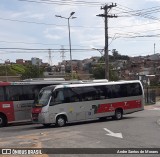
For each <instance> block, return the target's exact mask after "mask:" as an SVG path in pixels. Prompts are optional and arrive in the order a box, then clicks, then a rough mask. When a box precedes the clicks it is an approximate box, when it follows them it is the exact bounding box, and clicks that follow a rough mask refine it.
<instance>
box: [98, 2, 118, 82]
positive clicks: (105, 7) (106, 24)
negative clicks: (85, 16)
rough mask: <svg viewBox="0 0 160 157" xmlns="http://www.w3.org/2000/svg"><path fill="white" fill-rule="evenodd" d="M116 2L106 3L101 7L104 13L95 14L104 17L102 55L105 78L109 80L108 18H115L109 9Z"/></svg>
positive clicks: (114, 5)
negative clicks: (103, 57) (103, 56)
mask: <svg viewBox="0 0 160 157" xmlns="http://www.w3.org/2000/svg"><path fill="white" fill-rule="evenodd" d="M116 6H117V5H116V4H113V3H112V4H111V5H108V4H106V5H105V6H104V7H101V9H103V10H104V14H99V15H97V16H100V17H104V18H105V48H104V55H105V78H106V79H107V80H109V55H108V18H115V17H117V16H116V15H109V14H108V13H109V11H110V10H111V9H112V8H113V7H116Z"/></svg>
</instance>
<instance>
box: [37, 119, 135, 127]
mask: <svg viewBox="0 0 160 157" xmlns="http://www.w3.org/2000/svg"><path fill="white" fill-rule="evenodd" d="M133 118H136V117H123V119H121V120H123V121H125V120H128V119H133ZM121 120H114V119H112V118H111V117H108V118H106V119H105V120H99V119H97V120H89V121H83V122H73V123H68V124H66V127H71V126H78V125H86V124H87V125H89V124H93V123H104V122H110V121H113V123H114V122H115V121H121ZM52 128H59V127H57V126H56V125H54V124H53V125H51V126H48V127H46V126H43V125H41V126H36V127H35V129H52Z"/></svg>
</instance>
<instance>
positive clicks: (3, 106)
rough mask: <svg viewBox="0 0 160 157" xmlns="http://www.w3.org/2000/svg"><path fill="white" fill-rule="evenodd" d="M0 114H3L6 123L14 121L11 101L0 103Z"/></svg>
mask: <svg viewBox="0 0 160 157" xmlns="http://www.w3.org/2000/svg"><path fill="white" fill-rule="evenodd" d="M0 112H1V113H3V114H5V116H6V117H7V120H8V122H11V121H14V120H15V114H14V107H13V102H12V101H7V102H0Z"/></svg>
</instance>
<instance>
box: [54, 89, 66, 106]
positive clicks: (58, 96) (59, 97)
mask: <svg viewBox="0 0 160 157" xmlns="http://www.w3.org/2000/svg"><path fill="white" fill-rule="evenodd" d="M54 101H55V104H60V103H64V94H63V90H62V89H58V90H56V91H55V97H54Z"/></svg>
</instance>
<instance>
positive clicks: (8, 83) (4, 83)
mask: <svg viewBox="0 0 160 157" xmlns="http://www.w3.org/2000/svg"><path fill="white" fill-rule="evenodd" d="M8 85H11V83H10V82H0V86H8Z"/></svg>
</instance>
